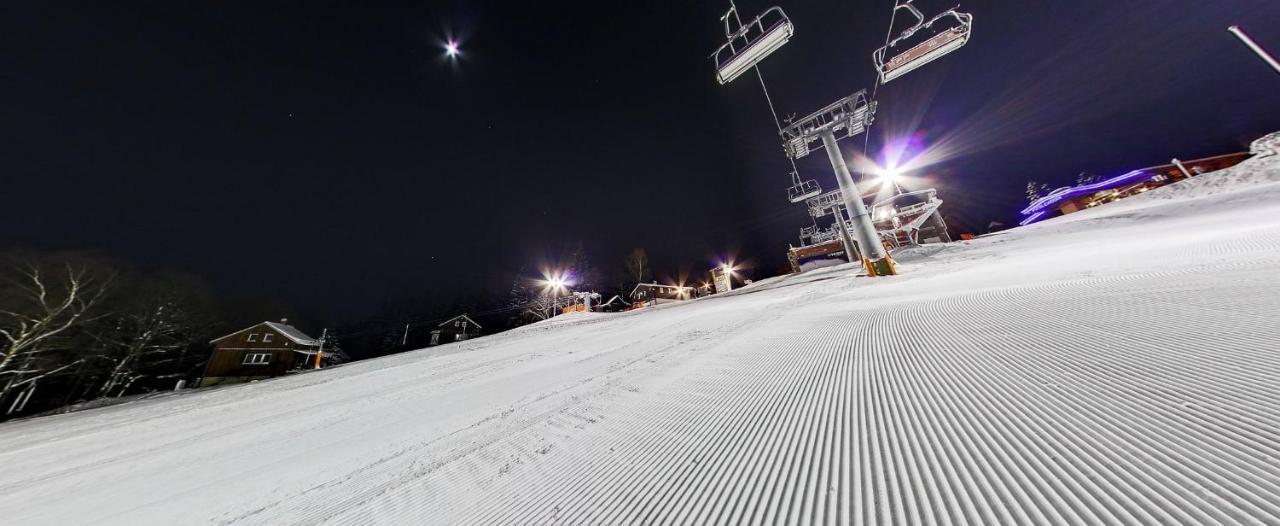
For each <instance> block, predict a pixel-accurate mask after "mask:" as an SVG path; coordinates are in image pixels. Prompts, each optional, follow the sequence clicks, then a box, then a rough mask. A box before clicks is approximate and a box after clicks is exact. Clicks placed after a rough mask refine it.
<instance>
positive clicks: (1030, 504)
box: [0, 157, 1280, 525]
mask: <svg viewBox="0 0 1280 526" xmlns="http://www.w3.org/2000/svg"><path fill="white" fill-rule="evenodd" d="M1276 159H1277V158H1276V157H1271V158H1263V159H1256V160H1252V161H1248V162H1246V163H1245V164H1243V165H1241V166H1240V167H1238V168H1236V169H1233V170H1230V171H1225V172H1219V173H1215V174H1209V175H1205V176H1201V177H1199V178H1197V179H1194V180H1191V181H1187V182H1184V183H1179V184H1178V185H1174V186H1170V187H1166V188H1162V189H1160V190H1157V191H1153V192H1150V193H1148V194H1145V195H1143V196H1141V197H1136V198H1132V199H1128V200H1125V201H1121V202H1117V203H1113V204H1111V205H1107V206H1103V207H1098V208H1095V209H1091V210H1088V211H1085V212H1081V213H1077V214H1073V215H1071V216H1067V217H1062V218H1057V219H1052V220H1048V221H1044V222H1042V223H1038V224H1035V225H1032V226H1030V227H1025V228H1019V229H1015V230H1012V231H1008V232H1005V233H1002V234H999V235H994V236H990V237H985V238H981V239H978V240H974V241H971V242H962V243H955V244H950V245H946V246H930V247H922V248H917V249H913V250H911V251H907V252H903V253H900V254H898V258H899V266H900V269H901V271H902V275H901V276H897V277H891V278H881V279H869V278H859V277H854V270H852V269H850V268H848V267H847V266H845V267H836V268H829V269H823V270H819V271H814V272H810V273H806V274H802V275H794V276H785V277H781V278H776V279H771V280H765V281H762V282H759V283H756V284H754V285H752V286H751V287H748V288H746V289H743V290H740V291H735V292H734V293H731V294H727V295H720V296H713V297H709V298H704V299H700V300H695V301H690V302H685V303H683V304H676V305H668V306H662V307H657V308H653V309H648V310H645V311H641V312H633V313H626V314H612V315H605V314H594V315H571V316H564V317H560V318H557V319H554V320H552V321H549V322H544V323H541V324H537V325H533V326H528V327H524V328H521V329H518V330H515V331H511V332H508V333H504V334H501V335H497V336H493V337H487V338H483V339H479V340H472V341H468V342H463V343H459V344H452V345H447V346H442V347H438V348H434V349H430V350H423V351H418V352H412V353H406V354H402V355H397V356H392V357H387V358H384V359H378V360H372V361H366V362H358V363H353V364H349V365H346V366H342V367H338V368H335V369H330V370H325V371H319V372H314V373H307V374H302V375H297V376H292V377H287V378H280V379H276V380H272V381H264V382H258V383H254V384H250V385H243V386H235V387H227V388H218V389H211V390H205V391H198V392H188V393H182V394H176V395H171V396H168V397H163V398H160V399H152V400H143V401H138V402H134V403H130V404H124V405H120V406H114V407H108V408H102V409H95V410H90V411H85V412H81V413H76V414H68V415H60V416H53V417H46V418H37V419H30V420H26V421H20V422H11V423H7V424H2V425H0V522H3V523H5V524H15V525H25V524H50V525H70V524H128V525H139V524H230V523H235V524H272V525H279V524H369V523H376V524H500V523H508V524H632V523H645V524H648V523H660V524H668V523H671V524H675V523H682V524H705V523H734V524H740V523H783V522H786V523H828V524H829V523H855V524H903V525H907V524H910V525H915V524H1278V523H1280V460H1277V459H1280V428H1278V426H1277V425H1278V424H1280V162H1277V161H1276Z"/></svg>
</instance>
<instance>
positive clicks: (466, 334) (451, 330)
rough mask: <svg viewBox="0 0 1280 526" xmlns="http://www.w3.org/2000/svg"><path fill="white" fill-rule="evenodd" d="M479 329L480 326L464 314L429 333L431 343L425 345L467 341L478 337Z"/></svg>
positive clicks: (450, 319)
mask: <svg viewBox="0 0 1280 526" xmlns="http://www.w3.org/2000/svg"><path fill="white" fill-rule="evenodd" d="M480 328H481V327H480V324H479V323H476V321H475V320H473V319H471V317H469V316H467V315H466V314H462V315H459V316H454V317H452V318H449V319H448V320H446V321H445V322H444V323H441V324H440V325H437V326H436V329H435V330H433V331H431V343H428V344H427V345H428V346H436V345H443V344H446V343H450V342H460V341H463V340H469V339H471V338H475V337H476V336H479V335H480Z"/></svg>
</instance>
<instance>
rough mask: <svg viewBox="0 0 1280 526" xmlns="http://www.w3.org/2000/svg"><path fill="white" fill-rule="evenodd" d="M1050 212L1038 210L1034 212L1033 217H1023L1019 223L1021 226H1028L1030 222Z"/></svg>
mask: <svg viewBox="0 0 1280 526" xmlns="http://www.w3.org/2000/svg"><path fill="white" fill-rule="evenodd" d="M1048 213H1049V212H1048V211H1045V210H1041V211H1039V212H1036V213H1034V214H1032V215H1031V217H1028V218H1026V219H1023V220H1022V222H1021V223H1018V225H1019V226H1027V225H1028V224H1030V223H1032V222H1034V221H1035V220H1037V219H1040V218H1042V217H1044V215H1045V214H1048Z"/></svg>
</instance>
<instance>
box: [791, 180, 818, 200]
mask: <svg viewBox="0 0 1280 526" xmlns="http://www.w3.org/2000/svg"><path fill="white" fill-rule="evenodd" d="M821 193H822V187H820V186H818V182H817V181H814V180H813V179H810V180H808V181H802V182H799V183H797V184H796V185H794V186H792V187H790V188H787V198H788V199H790V200H791V202H792V203H799V202H802V201H804V200H806V199H809V198H811V197H817V196H818V194H821Z"/></svg>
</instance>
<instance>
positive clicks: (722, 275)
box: [711, 267, 733, 294]
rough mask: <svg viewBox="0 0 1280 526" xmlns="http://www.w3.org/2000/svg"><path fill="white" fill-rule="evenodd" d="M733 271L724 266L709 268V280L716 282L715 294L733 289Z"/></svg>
mask: <svg viewBox="0 0 1280 526" xmlns="http://www.w3.org/2000/svg"><path fill="white" fill-rule="evenodd" d="M732 278H733V273H732V272H730V271H728V270H725V268H724V267H716V268H713V269H711V280H712V281H714V282H715V284H716V294H720V293H722V292H729V291H730V290H733V280H732Z"/></svg>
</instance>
